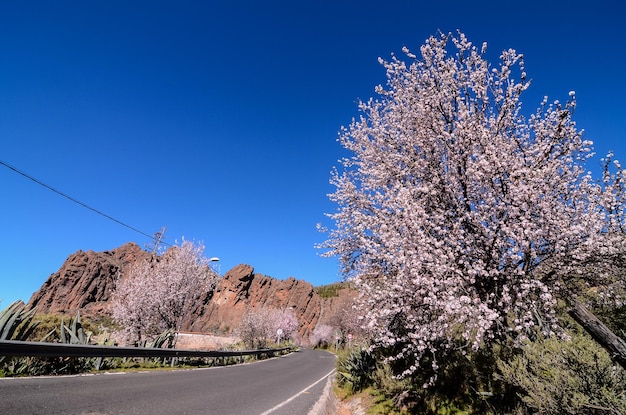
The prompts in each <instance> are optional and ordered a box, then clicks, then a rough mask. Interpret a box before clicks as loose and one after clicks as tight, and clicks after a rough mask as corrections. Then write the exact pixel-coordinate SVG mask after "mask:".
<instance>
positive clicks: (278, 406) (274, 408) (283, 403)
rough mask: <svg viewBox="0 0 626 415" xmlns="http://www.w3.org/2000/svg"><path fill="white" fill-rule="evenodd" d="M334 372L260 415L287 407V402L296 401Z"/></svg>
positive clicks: (266, 414) (267, 414)
mask: <svg viewBox="0 0 626 415" xmlns="http://www.w3.org/2000/svg"><path fill="white" fill-rule="evenodd" d="M334 372H335V369H333V370H331V371H330V372H328V373H327V374H325V375H324V376H323V377H322V378H321V379H320V380H318V381H316V382H315V383H313V384H311V385H309V386H307V387H306V388H304V389H302V390H301V391H300V392H298V393H296V394H295V395H293V396H292V397H291V398H289V399H287V400H286V401H283V402H281V403H279V404H278V405H276V406H275V407H273V408H271V409H268V410H267V411H265V412H263V413H262V414H261V415H269V414H271V413H272V412H274V411H275V410H277V409H278V408H281V407H283V406H285V405H287V404H288V403H289V402H291V401H293V400H294V399H296V398H297V397H298V396H300V395H302V394H303V393H305V392H306V391H308V390H309V389H311V388H312V387H313V386H315V385H317V384H318V383H320V382H321V381H323V380H325V379H326V378H327V377H329V376H330V375H332V374H333V373H334Z"/></svg>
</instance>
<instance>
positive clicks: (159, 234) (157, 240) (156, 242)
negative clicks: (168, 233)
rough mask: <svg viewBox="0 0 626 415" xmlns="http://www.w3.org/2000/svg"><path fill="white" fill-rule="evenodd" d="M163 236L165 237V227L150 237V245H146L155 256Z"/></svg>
mask: <svg viewBox="0 0 626 415" xmlns="http://www.w3.org/2000/svg"><path fill="white" fill-rule="evenodd" d="M164 235H165V226H164V227H162V228H161V230H160V231H158V232H157V233H155V234H154V236H153V237H152V243H151V244H149V245H147V246H146V248H148V249H150V250H151V251H152V253H153V254H155V253H156V252H157V250H158V249H159V245H161V239H163V238H164V237H165V236H164Z"/></svg>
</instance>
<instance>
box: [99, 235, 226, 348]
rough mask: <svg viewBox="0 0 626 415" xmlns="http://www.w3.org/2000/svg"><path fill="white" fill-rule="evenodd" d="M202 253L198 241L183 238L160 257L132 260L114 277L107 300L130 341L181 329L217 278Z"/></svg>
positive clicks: (202, 247)
mask: <svg viewBox="0 0 626 415" xmlns="http://www.w3.org/2000/svg"><path fill="white" fill-rule="evenodd" d="M203 252H204V246H203V245H202V244H194V243H192V242H189V241H183V243H182V244H181V245H180V246H175V247H172V248H170V249H169V250H168V251H166V252H165V253H164V254H163V255H162V256H160V257H155V258H154V259H153V260H151V261H141V262H138V263H136V264H135V265H133V266H132V268H131V269H130V270H129V271H128V273H127V275H125V276H122V277H121V278H119V279H118V281H117V285H116V288H115V292H114V293H113V296H112V300H111V307H112V313H113V319H114V320H115V321H116V322H117V323H118V324H120V325H122V326H123V327H125V328H126V331H127V333H128V335H129V338H130V340H132V341H136V342H139V341H141V340H143V339H145V338H151V337H153V336H156V335H158V334H160V333H162V332H164V331H166V330H174V331H179V330H180V329H181V325H182V323H183V320H184V319H185V317H186V316H188V315H189V313H190V312H191V311H193V309H194V308H195V307H197V306H198V301H199V300H200V297H201V296H202V295H206V293H207V292H208V291H210V290H212V289H213V288H214V287H215V283H216V281H217V278H218V276H217V274H216V273H215V272H214V271H213V270H212V269H211V268H210V267H209V261H208V260H207V259H206V258H205V257H204V256H203Z"/></svg>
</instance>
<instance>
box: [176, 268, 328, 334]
mask: <svg viewBox="0 0 626 415" xmlns="http://www.w3.org/2000/svg"><path fill="white" fill-rule="evenodd" d="M263 307H265V308H274V309H292V310H293V311H294V313H295V315H296V317H297V318H298V321H299V322H300V329H299V330H298V332H299V334H300V336H302V337H308V336H309V335H310V334H311V332H312V331H313V329H314V328H315V325H316V324H317V321H318V319H319V317H320V314H321V308H322V301H321V299H320V297H319V295H317V293H315V290H314V289H313V286H312V285H311V284H309V283H308V282H305V281H301V280H296V279H295V278H288V279H286V280H277V279H274V278H270V277H267V276H264V275H261V274H255V273H254V268H252V267H251V266H250V265H245V264H242V265H238V266H236V267H234V268H233V269H231V270H230V271H228V272H227V273H226V274H224V276H223V277H222V279H221V280H220V281H219V283H218V284H217V287H216V289H215V291H214V293H213V296H212V298H211V300H210V301H208V302H206V303H205V304H202V305H201V306H200V307H198V309H197V310H196V312H195V313H194V315H193V316H192V317H191V318H190V319H189V320H188V321H187V322H186V323H187V324H186V327H188V329H189V330H190V331H199V332H223V333H226V332H229V331H230V330H232V329H233V328H236V327H237V326H238V325H239V321H240V320H241V317H242V316H243V314H244V313H245V312H246V311H247V310H249V309H255V308H263Z"/></svg>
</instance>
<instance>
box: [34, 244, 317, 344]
mask: <svg viewBox="0 0 626 415" xmlns="http://www.w3.org/2000/svg"><path fill="white" fill-rule="evenodd" d="M150 255H151V254H150V253H148V252H146V251H144V250H142V249H141V248H140V247H139V246H138V245H137V244H134V243H128V244H125V245H123V246H121V247H119V248H116V249H113V250H111V251H106V252H93V251H87V252H83V251H78V252H76V253H74V254H72V255H70V256H69V257H68V259H67V260H66V261H65V263H64V264H63V265H62V266H61V268H60V269H59V271H57V272H56V273H54V274H52V275H50V277H49V278H48V280H47V281H46V282H45V283H44V284H43V285H42V287H41V288H40V289H39V290H38V291H37V292H35V293H34V294H33V296H32V297H31V299H30V301H29V303H28V304H29V306H30V307H31V308H32V307H36V308H37V311H38V312H39V313H63V314H75V313H76V312H77V311H79V310H80V312H81V314H82V315H85V316H92V317H94V316H99V315H106V314H108V313H109V310H108V308H107V302H108V300H109V298H110V296H111V293H112V292H113V290H114V287H115V282H116V280H117V278H124V273H125V271H126V270H127V269H128V267H129V266H130V265H131V264H133V263H134V262H135V261H139V260H142V259H146V258H149V257H150ZM203 298H205V300H204V302H203V303H201V304H198V307H197V308H196V310H195V311H194V313H193V314H192V315H190V316H189V318H188V319H187V321H186V322H185V324H184V326H183V330H188V331H195V332H205V333H220V334H228V333H230V332H232V330H233V329H236V328H237V327H238V325H239V321H240V319H241V317H242V316H243V314H244V313H245V312H246V311H247V310H249V309H256V308H262V307H267V308H276V309H289V308H290V309H293V311H294V313H295V315H296V317H297V318H298V321H299V322H300V328H299V330H298V332H299V335H300V337H301V338H303V339H306V338H308V336H309V335H310V334H311V332H312V331H313V329H314V328H315V325H316V324H317V322H318V320H319V319H320V316H321V315H322V314H323V310H322V308H323V307H325V304H328V301H327V300H322V299H321V298H320V296H319V295H318V294H317V293H316V292H315V290H314V288H313V286H312V285H311V284H310V283H308V282H305V281H302V280H297V279H295V278H289V279H286V280H277V279H274V278H271V277H268V276H264V275H261V274H257V273H255V272H254V268H253V267H252V266H250V265H245V264H242V265H238V266H236V267H234V268H233V269H231V270H229V271H228V272H226V273H225V274H224V276H223V277H222V278H221V279H220V281H219V282H218V284H217V286H216V288H215V290H214V291H213V293H207V295H206V296H204V297H203Z"/></svg>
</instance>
